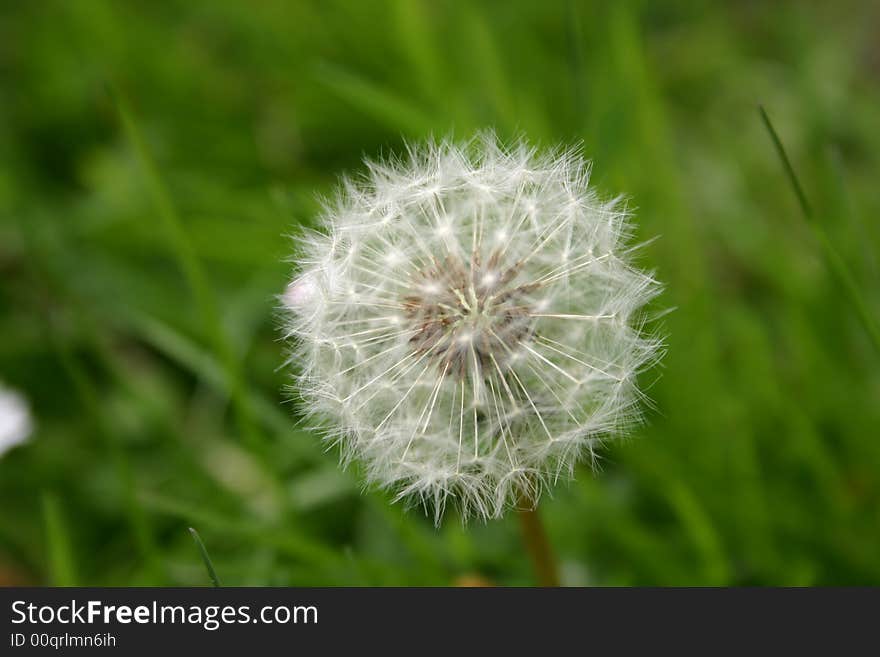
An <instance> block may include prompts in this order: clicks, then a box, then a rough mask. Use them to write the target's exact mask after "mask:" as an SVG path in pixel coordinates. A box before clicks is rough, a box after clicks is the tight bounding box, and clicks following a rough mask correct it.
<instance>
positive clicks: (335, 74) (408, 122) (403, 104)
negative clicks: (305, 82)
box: [315, 63, 433, 135]
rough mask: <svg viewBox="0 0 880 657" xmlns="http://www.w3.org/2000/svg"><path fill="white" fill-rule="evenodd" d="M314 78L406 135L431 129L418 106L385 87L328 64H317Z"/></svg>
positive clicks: (430, 121)
mask: <svg viewBox="0 0 880 657" xmlns="http://www.w3.org/2000/svg"><path fill="white" fill-rule="evenodd" d="M315 77H316V80H318V81H319V82H320V83H322V84H324V85H325V86H326V87H327V88H328V89H330V90H331V91H333V92H334V93H335V94H336V95H337V96H339V97H340V98H342V99H343V100H345V101H347V102H348V103H349V104H350V105H352V106H353V107H355V108H356V109H358V110H360V111H362V112H363V113H364V114H366V115H367V116H372V117H373V118H374V119H376V120H378V121H380V122H381V123H383V124H385V125H386V126H387V127H389V128H393V129H394V130H399V131H400V132H402V133H404V134H407V135H421V134H424V133H426V132H429V131H430V130H431V127H432V125H433V122H432V120H431V117H430V116H428V115H427V114H426V113H425V112H424V111H423V110H422V109H421V108H420V107H418V106H416V105H414V104H413V103H412V102H410V101H409V100H408V99H406V98H402V97H400V96H399V95H397V94H396V93H394V92H393V91H391V90H389V89H386V88H385V87H383V86H381V85H379V84H377V83H375V82H373V81H371V80H368V79H366V78H362V77H360V76H357V75H354V74H352V73H349V72H348V71H345V70H342V69H340V68H338V67H336V66H332V65H330V64H326V63H323V64H320V65H319V66H318V67H317V70H316V76H315Z"/></svg>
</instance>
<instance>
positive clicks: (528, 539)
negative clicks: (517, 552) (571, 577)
mask: <svg viewBox="0 0 880 657" xmlns="http://www.w3.org/2000/svg"><path fill="white" fill-rule="evenodd" d="M516 513H517V516H518V517H519V526H520V529H521V530H522V536H523V543H525V546H526V550H527V551H528V553H529V557H530V558H531V560H532V566H533V567H534V569H535V576H536V578H537V580H538V585H539V586H559V573H558V572H557V568H556V557H555V556H554V554H553V549H552V548H551V547H550V542H549V541H548V540H547V532H546V531H545V530H544V523H543V522H542V521H541V515H540V514H539V513H538V508H537V506H536V505H535V503H534V502H533V501H532V500H531V499H529V498H527V497H525V496H523V497H521V498H520V502H519V504H518V505H517V510H516Z"/></svg>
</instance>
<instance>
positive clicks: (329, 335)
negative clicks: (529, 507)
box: [283, 135, 659, 522]
mask: <svg viewBox="0 0 880 657" xmlns="http://www.w3.org/2000/svg"><path fill="white" fill-rule="evenodd" d="M588 182H589V164H588V162H587V161H585V160H584V159H583V158H582V157H581V156H580V155H579V154H578V153H576V152H571V151H566V152H555V153H548V154H539V153H537V152H536V151H535V150H533V149H531V148H529V147H527V146H526V145H525V144H524V143H518V144H516V145H514V146H513V147H511V148H505V147H503V146H501V145H499V144H498V142H497V141H496V139H495V138H494V136H492V135H482V136H480V137H478V138H476V139H474V140H472V141H471V142H468V143H466V144H454V143H450V142H446V141H444V142H441V143H431V144H428V145H426V146H423V147H419V148H412V149H410V151H409V154H408V156H407V157H406V158H405V159H402V160H399V161H393V162H385V163H376V162H369V163H368V175H367V176H366V177H365V178H364V179H362V180H359V181H353V180H345V181H343V184H342V186H341V189H340V192H339V194H338V197H337V199H336V201H335V202H334V203H333V204H330V205H329V206H328V207H327V208H326V209H325V212H324V214H323V216H322V218H321V229H320V231H319V232H310V233H306V234H303V235H301V236H300V237H299V238H298V241H299V244H298V250H297V255H296V261H297V264H298V269H297V272H296V275H295V278H294V280H293V282H291V284H290V285H289V286H288V288H287V290H286V292H285V294H284V295H283V302H284V306H285V308H286V309H287V311H288V312H287V318H288V324H287V328H288V337H289V338H291V339H292V345H293V349H292V355H291V359H290V362H291V363H292V364H293V366H294V369H295V371H296V376H297V389H298V391H299V393H300V395H301V396H302V398H303V399H304V401H305V408H306V410H307V411H308V412H309V413H310V414H312V415H313V416H314V417H317V418H320V419H321V421H322V426H323V427H324V429H325V430H326V433H327V436H328V439H329V440H331V441H333V442H335V443H338V444H339V445H340V446H341V450H342V457H343V462H348V461H350V460H351V459H358V460H360V461H361V462H362V463H363V464H364V466H365V472H366V475H367V477H368V480H369V481H370V482H372V483H376V484H380V485H382V486H384V487H389V488H391V489H393V490H395V491H397V492H398V493H399V496H400V497H401V498H403V497H414V498H416V499H418V500H420V501H422V502H425V503H428V504H429V505H430V506H432V507H433V509H434V511H435V519H436V520H437V521H438V522H439V519H440V517H441V515H442V512H443V509H444V507H445V504H446V502H447V501H448V500H454V501H455V502H457V504H458V506H459V507H460V509H461V510H462V512H463V515H464V516H467V515H468V514H471V513H473V514H475V515H477V516H480V517H483V518H489V517H496V516H499V515H500V514H501V513H502V512H503V511H504V509H505V508H507V507H508V506H509V505H510V504H512V503H515V502H516V501H517V500H518V499H528V500H530V501H532V502H534V501H536V500H537V497H538V495H539V493H540V490H541V489H542V488H543V486H544V485H546V484H547V483H551V482H553V481H555V480H556V478H558V476H559V475H560V474H570V473H571V471H572V469H573V467H574V465H575V463H576V462H577V461H578V460H579V459H582V458H584V457H586V458H592V457H593V456H594V448H595V446H596V445H597V443H598V441H600V440H601V439H603V437H606V436H609V435H612V434H614V433H616V432H619V431H620V430H621V429H623V428H625V427H626V426H627V424H629V423H630V422H631V421H632V420H633V419H635V418H636V417H637V416H638V404H637V402H638V400H639V397H640V394H639V392H638V390H637V388H636V381H635V378H636V374H637V373H638V372H639V371H640V370H641V369H643V368H644V367H645V366H646V365H647V364H649V363H650V362H651V361H652V360H653V359H654V357H655V356H656V354H657V351H658V343H657V341H656V340H655V339H653V338H651V337H649V336H646V335H645V334H644V333H643V332H642V331H641V328H640V327H641V322H642V320H641V319H640V316H639V314H638V313H639V310H640V308H642V306H644V304H645V303H646V302H647V301H649V300H650V299H651V298H652V297H653V296H654V295H655V294H657V292H658V290H659V285H658V283H657V282H656V281H655V280H654V278H653V277H652V276H651V275H650V274H648V273H645V272H643V271H640V270H639V269H637V268H635V267H634V266H633V265H632V264H631V263H630V262H629V253H630V249H629V248H628V247H627V245H626V238H627V216H628V215H627V212H626V210H625V209H624V208H622V207H621V205H620V203H619V201H618V200H612V201H602V200H600V199H599V198H598V197H597V195H596V193H595V192H594V191H593V189H592V188H590V186H589V184H588Z"/></svg>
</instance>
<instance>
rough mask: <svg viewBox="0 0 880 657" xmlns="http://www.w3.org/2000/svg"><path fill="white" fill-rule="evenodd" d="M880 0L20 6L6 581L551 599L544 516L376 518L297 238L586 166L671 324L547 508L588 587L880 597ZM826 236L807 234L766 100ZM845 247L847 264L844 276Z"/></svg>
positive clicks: (2, 25) (44, 2)
mask: <svg viewBox="0 0 880 657" xmlns="http://www.w3.org/2000/svg"><path fill="white" fill-rule="evenodd" d="M878 32H880V6H878V4H877V3H874V2H868V1H865V2H853V1H841V2H835V3H804V2H773V3H769V2H729V3H715V4H710V3H701V2H685V1H682V0H677V1H671V2H662V3H649V2H630V1H620V2H612V3H604V2H555V1H547V2H531V1H529V0H519V1H511V2H500V1H497V2H489V1H487V2H460V3H456V2H451V1H448V0H437V1H428V0H424V1H418V0H394V1H392V0H389V1H385V2H372V1H369V2H356V1H351V2H340V1H334V2H321V1H318V0H315V1H314V2H292V1H288V2H281V1H269V0H261V1H259V2H243V1H235V0H222V1H221V0H212V1H209V2H208V1H206V2H191V1H188V0H187V1H184V0H180V1H163V2H154V1H152V0H141V1H110V0H106V1H101V0H82V1H81V2H72V1H68V0H57V1H53V0H35V1H32V2H11V1H6V2H3V3H2V5H0V380H2V381H3V382H4V383H5V384H7V385H9V386H11V387H14V388H16V389H18V390H19V391H21V392H22V393H23V394H25V395H26V396H27V397H28V399H29V401H30V404H31V407H32V409H33V413H34V415H35V421H36V424H37V428H36V431H35V433H34V435H33V436H32V438H31V441H30V442H29V443H28V444H27V445H25V446H22V447H18V448H16V449H14V450H12V451H10V452H9V453H7V454H5V455H4V456H3V457H2V458H0V581H2V582H4V583H7V584H8V583H14V582H19V583H34V584H43V583H53V584H61V585H66V584H81V585H151V584H166V585H191V584H195V585H200V584H205V583H207V576H206V574H205V570H204V568H203V566H202V564H201V562H200V558H199V553H198V551H197V550H196V547H195V545H194V544H193V542H192V539H191V538H190V536H189V534H188V533H187V531H186V529H187V527H188V526H194V527H196V528H198V529H199V531H200V533H201V535H202V538H203V539H204V541H205V543H206V545H207V547H208V550H209V552H210V553H211V555H212V557H213V560H214V563H215V566H216V568H217V571H218V574H219V575H220V578H221V579H222V580H223V583H224V584H230V585H245V584H249V585H446V584H454V583H460V582H462V581H463V578H464V579H470V580H473V579H474V578H477V577H478V578H481V580H485V581H489V582H492V583H495V584H502V585H518V584H531V583H532V582H533V576H532V573H531V569H530V566H529V562H528V560H527V557H526V556H525V554H524V552H523V550H522V547H521V543H520V540H519V536H518V528H517V524H516V520H515V518H512V517H507V518H505V519H503V520H500V521H497V522H490V523H488V524H480V523H476V524H471V525H468V526H467V527H463V526H462V524H461V523H460V522H459V520H458V519H457V518H456V517H454V516H449V517H447V520H446V522H445V523H444V525H443V526H442V528H441V529H439V530H435V529H434V528H433V526H432V524H431V523H430V521H429V520H427V519H426V518H425V517H424V514H423V513H422V512H421V511H420V510H419V509H413V510H411V511H409V512H407V511H405V510H404V509H403V508H402V507H401V506H400V505H391V504H389V500H388V497H387V496H386V495H383V494H380V493H375V492H367V493H365V494H363V493H362V492H361V490H360V483H359V478H358V474H357V472H342V471H340V469H339V468H338V467H337V464H336V454H335V453H333V452H330V453H327V452H325V451H324V449H323V447H322V445H321V444H320V441H319V439H318V437H317V436H316V435H314V434H313V433H311V432H310V431H308V430H307V429H305V428H303V427H302V425H301V424H297V414H296V409H295V408H293V407H292V406H291V405H290V404H287V403H285V400H286V399H287V394H286V393H285V392H284V386H285V385H286V383H287V373H286V372H285V371H283V370H279V369H278V367H279V365H280V364H281V363H282V361H283V358H284V356H283V352H284V347H283V345H282V344H281V343H280V342H279V331H278V317H277V312H276V310H275V307H276V299H275V296H274V295H276V294H277V293H280V292H281V291H282V290H283V288H284V285H285V283H286V281H287V278H288V276H289V274H290V269H291V265H290V264H289V263H287V262H285V258H286V257H287V256H288V254H289V253H290V252H291V243H290V240H289V239H288V238H287V237H285V234H287V233H289V232H290V231H291V230H292V229H293V228H294V227H295V226H296V225H297V224H298V223H303V224H308V223H310V222H313V221H314V219H315V216H316V212H317V210H318V201H317V197H318V194H322V193H329V192H331V191H332V188H333V184H334V180H335V178H336V176H337V175H338V174H339V173H341V172H344V171H352V170H356V169H357V168H358V166H359V163H360V161H361V159H362V157H363V156H365V155H366V156H378V155H381V154H383V153H390V152H395V151H398V150H399V149H400V148H401V145H402V144H403V140H404V139H405V138H415V139H418V138H424V137H426V136H428V135H431V134H433V135H447V134H453V135H455V136H458V137H467V136H469V135H470V134H471V133H472V132H473V131H475V130H477V129H480V128H485V127H490V126H494V127H495V128H496V130H497V131H498V132H499V134H500V135H502V136H503V137H506V138H509V137H512V136H516V135H525V136H527V137H528V138H529V139H530V140H532V141H534V142H537V143H540V144H546V145H553V144H556V143H560V142H562V143H573V142H577V141H582V142H583V144H584V149H585V152H586V154H587V155H588V156H589V157H591V158H593V159H594V177H593V181H594V183H595V184H596V185H597V186H598V188H599V189H600V190H601V192H602V193H603V194H604V195H611V194H616V193H625V194H627V195H629V196H630V198H631V204H632V205H633V206H635V207H636V208H637V217H638V234H637V239H638V240H643V239H648V238H651V237H653V236H657V235H659V236H660V239H659V240H658V241H656V242H654V243H653V244H651V245H650V246H649V247H647V248H646V249H645V250H644V252H643V256H642V264H643V265H644V266H647V267H651V268H656V270H657V272H658V277H659V278H660V279H661V280H662V281H664V282H665V283H666V284H667V291H666V292H665V293H664V295H663V297H662V299H661V303H660V304H659V305H658V307H659V308H663V307H666V308H669V307H672V308H675V310H674V311H673V312H672V313H670V314H669V315H667V316H666V317H665V318H664V319H663V320H662V322H661V323H660V324H659V325H658V328H659V329H660V330H661V331H663V332H664V333H665V334H666V335H668V354H667V356H666V358H665V360H664V363H663V366H662V367H661V368H658V369H657V370H655V371H654V372H651V373H649V374H648V375H646V376H645V384H646V385H647V386H649V388H650V389H649V394H650V396H651V397H652V398H653V399H654V400H655V402H656V407H657V409H656V410H655V411H650V412H649V413H648V423H647V425H646V426H644V427H640V428H638V429H636V430H635V431H634V432H633V434H632V437H631V438H630V439H628V440H626V441H621V442H617V443H615V444H614V445H613V446H611V447H610V448H608V449H607V450H606V451H605V453H604V457H605V458H604V461H603V462H602V467H601V470H600V471H598V472H596V473H593V472H591V471H590V468H589V467H588V466H584V467H582V468H581V469H580V471H579V472H578V474H577V478H576V479H575V480H574V481H573V482H571V483H570V484H563V485H561V486H559V487H558V488H557V489H556V490H555V491H554V493H553V495H552V497H546V498H545V499H544V500H543V502H542V513H543V514H544V517H545V519H546V522H547V526H548V532H549V534H550V537H551V540H552V542H553V544H554V546H555V549H556V551H557V553H558V557H559V560H560V563H561V568H562V573H563V579H564V580H565V582H566V583H569V584H589V585H628V584H660V585H771V584H772V585H811V584H816V585H822V584H875V585H877V584H880V431H878V428H880V367H878V365H880V352H878V350H877V349H876V345H875V344H874V343H872V341H871V339H870V337H869V333H868V332H867V331H866V330H865V327H864V326H863V323H861V322H860V321H859V314H858V312H857V309H856V307H855V306H854V304H853V303H852V298H851V297H850V296H847V295H846V294H845V292H844V288H842V287H841V285H840V284H839V283H838V281H837V279H836V278H835V276H834V275H833V270H832V269H831V268H829V259H828V257H827V256H828V253H829V252H830V251H833V252H835V253H838V254H839V255H840V256H841V258H842V262H843V263H844V266H845V267H846V269H847V271H849V272H850V275H851V276H852V278H853V280H854V282H855V286H854V288H853V289H854V291H855V292H856V294H857V296H858V297H859V300H860V303H862V304H863V307H864V309H865V310H866V311H867V314H868V315H872V316H873V317H874V318H875V320H876V317H877V315H878V311H880V269H878V254H877V247H878V244H880V241H878V240H880V229H878V223H877V216H878V212H880V184H878V183H880V176H878V171H880V41H878V39H877V34H878ZM758 103H762V104H764V105H765V106H766V108H767V110H768V112H769V114H770V115H771V117H772V118H773V120H774V123H775V125H776V127H777V129H778V131H779V133H780V136H781V138H782V140H783V141H784V142H785V144H786V146H787V147H788V150H789V154H790V156H791V158H792V161H793V163H794V166H795V169H796V170H797V171H798V173H799V174H800V177H801V180H802V182H803V184H804V188H805V190H806V193H807V196H808V197H809V198H810V201H811V203H812V204H813V206H814V209H815V218H816V222H817V225H818V227H819V228H818V232H816V231H815V230H812V229H811V227H810V224H809V223H808V222H807V221H806V220H805V219H804V217H803V216H802V214H801V212H800V209H799V207H798V204H797V200H796V197H795V195H794V194H793V192H792V189H791V187H790V186H789V184H788V181H787V180H786V178H785V174H784V171H783V168H782V166H781V164H780V160H779V159H778V157H777V154H776V153H775V151H774V150H773V145H772V142H771V141H770V139H769V137H768V134H767V132H766V131H765V129H764V127H763V126H762V124H761V122H760V119H759V116H758V113H757V105H758ZM823 235H825V236H827V244H830V247H829V248H830V251H829V249H826V248H823Z"/></svg>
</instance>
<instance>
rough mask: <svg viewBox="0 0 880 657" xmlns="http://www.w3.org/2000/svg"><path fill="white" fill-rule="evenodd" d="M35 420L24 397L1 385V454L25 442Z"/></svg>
mask: <svg viewBox="0 0 880 657" xmlns="http://www.w3.org/2000/svg"><path fill="white" fill-rule="evenodd" d="M32 430H33V420H31V413H30V410H29V409H28V405H27V402H26V401H25V399H24V397H22V396H21V395H19V394H18V393H16V392H13V391H12V390H9V389H7V388H4V387H3V386H2V385H0V456H2V455H3V454H5V453H6V452H7V451H9V450H10V449H12V448H13V447H15V446H16V445H20V444H21V443H23V442H25V441H26V440H27V439H28V437H29V436H30V435H31V431H32Z"/></svg>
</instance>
